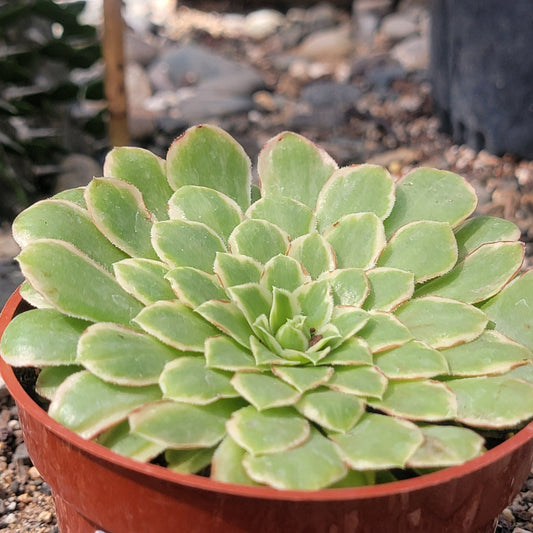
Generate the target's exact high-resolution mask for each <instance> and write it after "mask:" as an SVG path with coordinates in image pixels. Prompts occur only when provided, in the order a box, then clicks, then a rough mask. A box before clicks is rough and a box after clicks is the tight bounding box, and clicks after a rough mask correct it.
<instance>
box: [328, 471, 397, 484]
mask: <svg viewBox="0 0 533 533" xmlns="http://www.w3.org/2000/svg"><path fill="white" fill-rule="evenodd" d="M391 481H392V480H391ZM377 483H378V481H376V473H375V472H372V471H370V472H359V471H358V470H348V473H347V474H346V476H344V477H343V478H342V479H341V480H340V481H337V482H336V483H333V484H332V485H330V486H329V487H328V489H346V488H351V487H364V486H367V485H376V484H377Z"/></svg>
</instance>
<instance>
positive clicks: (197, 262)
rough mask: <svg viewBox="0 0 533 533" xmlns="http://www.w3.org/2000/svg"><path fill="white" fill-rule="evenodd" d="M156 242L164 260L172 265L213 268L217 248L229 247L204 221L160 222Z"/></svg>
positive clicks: (156, 226)
mask: <svg viewBox="0 0 533 533" xmlns="http://www.w3.org/2000/svg"><path fill="white" fill-rule="evenodd" d="M152 243H153V245H154V248H155V250H156V251H157V254H158V255H159V257H160V258H161V260H162V261H164V262H165V263H167V264H168V265H170V266H171V267H179V266H190V267H194V268H198V269H199V270H203V271H204V272H210V273H211V272H213V263H214V262H215V257H216V254H217V252H225V251H226V247H225V246H224V243H223V242H222V240H221V239H220V237H219V236H218V235H217V234H216V233H215V232H214V231H213V230H212V229H211V228H209V227H208V226H206V225H205V224H202V223H201V222H189V221H186V220H166V221H164V222H156V223H155V224H154V226H153V229H152Z"/></svg>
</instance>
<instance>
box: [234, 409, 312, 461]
mask: <svg viewBox="0 0 533 533" xmlns="http://www.w3.org/2000/svg"><path fill="white" fill-rule="evenodd" d="M226 429H227V430H228V433H229V435H230V436H231V438H232V439H233V440H234V441H235V442H236V443H237V444H238V445H239V446H241V447H242V448H244V449H245V450H246V451H248V452H249V453H251V454H253V455H261V454H264V453H269V454H270V453H277V452H283V451H287V450H290V449H292V448H295V447H296V446H299V445H300V444H302V443H304V442H305V441H306V440H307V439H308V437H309V433H310V431H311V428H310V426H309V422H308V421H307V420H306V419H305V418H302V417H301V416H300V415H299V414H298V412H297V411H296V410H294V409H292V408H291V407H279V408H277V409H267V410H265V411H258V410H257V409H256V408H255V407H252V406H251V405H250V406H248V407H244V408H243V409H239V410H238V411H235V412H234V413H233V415H232V416H231V418H230V419H229V420H228V423H227V424H226Z"/></svg>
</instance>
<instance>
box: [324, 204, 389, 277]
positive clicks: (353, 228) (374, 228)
mask: <svg viewBox="0 0 533 533" xmlns="http://www.w3.org/2000/svg"><path fill="white" fill-rule="evenodd" d="M323 236H324V238H325V239H326V240H327V241H328V242H329V243H330V244H331V246H332V247H333V250H334V251H335V257H336V259H337V268H363V269H366V268H370V267H372V266H374V264H375V263H376V260H377V258H378V256H379V254H380V253H381V251H382V250H383V248H384V247H385V231H384V230H383V223H382V222H381V220H380V219H379V218H378V217H377V216H376V215H375V214H374V213H354V214H350V215H344V216H343V217H342V218H341V219H340V220H339V221H338V222H336V223H335V224H333V226H329V227H328V228H326V229H325V230H324V233H323Z"/></svg>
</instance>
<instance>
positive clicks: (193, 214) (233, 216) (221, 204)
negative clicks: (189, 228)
mask: <svg viewBox="0 0 533 533" xmlns="http://www.w3.org/2000/svg"><path fill="white" fill-rule="evenodd" d="M168 212H169V215H170V218H172V219H181V220H189V221H191V222H203V223H204V224H205V225H206V226H208V227H210V228H211V229H212V230H213V231H214V232H215V233H216V234H217V235H218V236H219V237H221V238H222V240H223V241H224V242H227V240H228V237H229V236H230V233H231V232H232V231H233V229H234V228H235V226H237V225H238V224H240V223H241V222H242V220H243V214H242V211H241V209H240V207H239V206H238V205H237V203H236V202H235V201H234V200H232V199H231V198H229V197H228V196H226V195H225V194H222V193H221V192H218V191H215V190H213V189H207V188H205V187H198V186H194V185H185V186H184V187H181V188H180V189H178V190H177V191H176V192H175V193H174V194H173V195H172V196H171V198H170V200H169V202H168Z"/></svg>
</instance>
